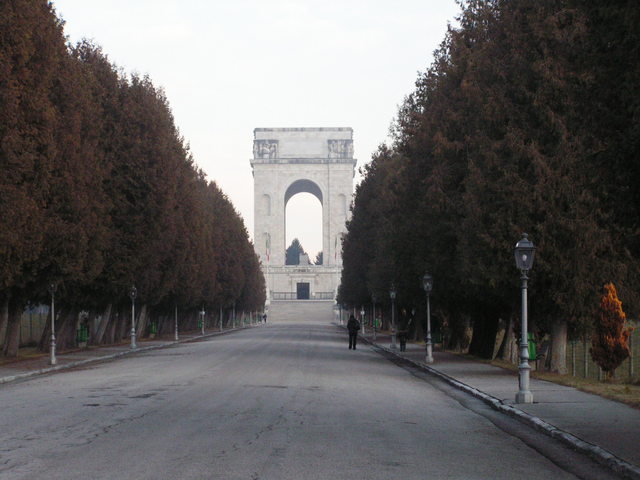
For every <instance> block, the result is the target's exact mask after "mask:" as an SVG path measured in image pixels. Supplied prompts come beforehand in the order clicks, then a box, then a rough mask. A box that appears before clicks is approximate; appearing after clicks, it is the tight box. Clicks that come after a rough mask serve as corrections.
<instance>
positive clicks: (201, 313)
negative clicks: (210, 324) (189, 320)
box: [200, 305, 205, 335]
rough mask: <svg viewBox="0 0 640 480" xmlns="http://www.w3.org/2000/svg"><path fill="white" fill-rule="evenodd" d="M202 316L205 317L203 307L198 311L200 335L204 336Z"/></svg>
mask: <svg viewBox="0 0 640 480" xmlns="http://www.w3.org/2000/svg"><path fill="white" fill-rule="evenodd" d="M204 315H205V311H204V305H203V306H202V310H200V328H201V330H200V334H201V335H204Z"/></svg>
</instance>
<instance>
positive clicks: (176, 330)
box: [174, 303, 180, 342]
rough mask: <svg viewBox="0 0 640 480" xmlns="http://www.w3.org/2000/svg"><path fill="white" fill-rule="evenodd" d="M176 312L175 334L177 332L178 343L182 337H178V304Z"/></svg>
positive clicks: (176, 339)
mask: <svg viewBox="0 0 640 480" xmlns="http://www.w3.org/2000/svg"><path fill="white" fill-rule="evenodd" d="M175 306H176V311H175V316H174V326H175V328H174V332H175V337H174V339H175V341H176V342H177V341H178V340H179V338H180V337H178V304H177V303H176V305H175Z"/></svg>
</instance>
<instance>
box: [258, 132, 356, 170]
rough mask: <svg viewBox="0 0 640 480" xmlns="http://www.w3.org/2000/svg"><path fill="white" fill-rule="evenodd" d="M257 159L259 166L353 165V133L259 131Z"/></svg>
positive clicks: (354, 161)
mask: <svg viewBox="0 0 640 480" xmlns="http://www.w3.org/2000/svg"><path fill="white" fill-rule="evenodd" d="M253 135H254V140H253V159H252V161H251V164H252V165H253V164H259V163H349V164H352V165H355V163H356V160H355V159H354V158H353V129H352V128H350V127H333V128H331V127H321V128H256V129H254V131H253Z"/></svg>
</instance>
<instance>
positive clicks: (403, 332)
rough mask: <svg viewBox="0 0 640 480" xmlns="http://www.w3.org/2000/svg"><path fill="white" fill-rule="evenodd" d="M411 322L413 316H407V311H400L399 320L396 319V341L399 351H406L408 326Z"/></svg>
mask: <svg viewBox="0 0 640 480" xmlns="http://www.w3.org/2000/svg"><path fill="white" fill-rule="evenodd" d="M412 321H413V315H411V316H409V315H407V310H406V309H404V308H403V309H402V311H401V312H400V318H399V319H398V341H399V342H400V351H401V352H406V351H407V336H408V335H409V326H410V325H411V322H412Z"/></svg>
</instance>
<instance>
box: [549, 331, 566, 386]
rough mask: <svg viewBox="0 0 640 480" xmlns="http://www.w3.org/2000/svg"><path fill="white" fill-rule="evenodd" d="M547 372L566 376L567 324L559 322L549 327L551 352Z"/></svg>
mask: <svg viewBox="0 0 640 480" xmlns="http://www.w3.org/2000/svg"><path fill="white" fill-rule="evenodd" d="M550 354H551V355H550V363H549V370H550V371H551V372H553V373H559V374H561V375H566V374H567V322H566V320H559V321H557V322H555V323H554V324H553V326H552V327H551V351H550Z"/></svg>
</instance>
